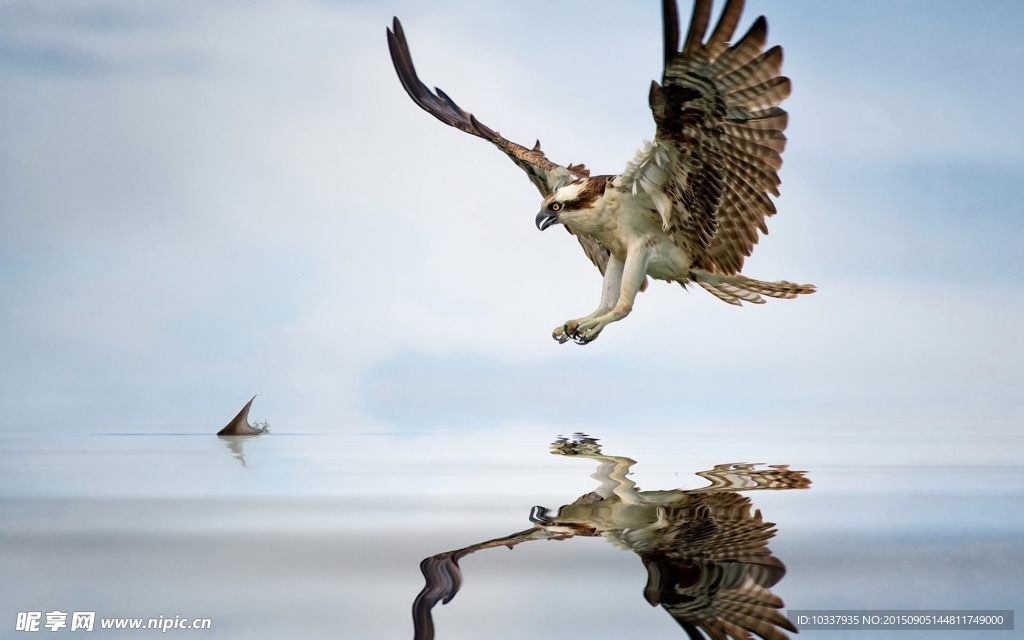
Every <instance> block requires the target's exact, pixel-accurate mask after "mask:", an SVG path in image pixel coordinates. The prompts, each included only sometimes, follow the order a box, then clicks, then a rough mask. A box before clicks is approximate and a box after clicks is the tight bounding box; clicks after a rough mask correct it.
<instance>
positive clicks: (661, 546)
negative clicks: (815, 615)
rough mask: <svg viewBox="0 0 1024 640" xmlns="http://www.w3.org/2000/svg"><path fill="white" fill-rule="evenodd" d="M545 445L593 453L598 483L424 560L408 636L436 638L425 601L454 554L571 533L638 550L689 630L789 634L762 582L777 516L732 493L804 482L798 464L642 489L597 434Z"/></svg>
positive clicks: (718, 636)
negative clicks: (522, 522) (509, 527)
mask: <svg viewBox="0 0 1024 640" xmlns="http://www.w3.org/2000/svg"><path fill="white" fill-rule="evenodd" d="M551 448H552V453H554V454H555V455H563V456H575V457H579V458H590V459H592V460H596V461H597V462H598V464H599V466H598V469H597V472H596V473H594V475H593V476H592V477H593V478H594V479H595V480H597V481H599V482H600V483H601V486H600V487H598V488H597V490H596V491H593V492H591V493H588V494H586V495H583V496H580V497H579V498H578V499H577V500H576V501H575V502H573V503H572V504H569V505H565V506H563V507H561V508H559V509H558V512H557V513H556V514H552V513H551V512H550V511H549V510H548V509H545V508H544V507H534V508H533V511H532V512H531V513H530V521H531V522H533V523H534V525H535V526H533V527H531V528H529V529H526V530H525V531H520V532H518V533H514V534H512V535H509V536H505V537H503V538H496V539H494V540H488V541H487V542H482V543H480V544H475V545H472V546H469V547H466V548H465V549H457V550H455V551H448V552H446V553H440V554H438V555H435V556H431V557H429V558H426V559H425V560H423V562H422V563H421V564H420V568H421V570H422V571H423V575H424V577H425V578H426V582H427V584H426V586H425V587H423V590H422V591H421V592H420V594H419V595H418V596H417V597H416V601H415V602H414V603H413V621H414V623H415V637H416V640H430V639H432V638H433V637H434V622H433V618H432V617H431V609H433V608H434V605H436V604H437V603H438V602H439V601H440V602H442V603H444V604H447V603H448V602H449V601H450V600H451V599H452V598H453V597H455V594H456V593H458V591H459V587H460V586H461V583H462V576H461V574H460V571H459V564H458V563H459V560H460V559H461V558H463V557H465V556H467V555H469V554H471V553H473V552H475V551H479V550H481V549H487V548H490V547H498V546H506V547H509V548H512V547H513V546H515V545H517V544H520V543H523V542H529V541H531V540H566V539H568V538H572V537H574V536H604V537H605V538H608V539H609V540H610V541H611V542H612V543H613V544H615V545H618V546H620V547H623V548H625V549H628V550H630V551H632V552H634V553H636V554H637V555H639V556H640V560H641V561H642V562H643V563H644V566H645V567H646V568H647V586H646V587H645V588H644V594H643V595H644V598H645V599H646V600H647V601H648V602H649V603H651V605H652V606H657V605H659V604H660V605H661V606H662V607H664V609H665V610H666V611H668V612H669V613H670V614H671V615H672V617H673V618H675V620H676V621H677V622H678V623H679V624H680V626H682V628H683V629H684V630H685V631H686V633H687V635H689V637H690V638H692V639H695V640H700V639H702V638H704V636H703V635H702V634H701V631H703V632H704V634H707V637H709V638H711V639H712V640H726V639H727V638H735V639H737V640H739V639H747V638H751V637H752V636H751V635H750V634H751V633H754V634H757V635H758V636H761V637H762V638H765V639H766V640H780V639H785V638H788V636H787V635H786V634H785V633H783V632H782V631H781V630H780V628H781V629H788V630H790V631H794V632H795V631H796V629H795V628H794V627H793V625H792V624H790V622H789V620H787V619H786V618H785V617H784V616H783V615H782V614H781V613H780V612H779V609H780V608H782V606H783V604H782V600H781V599H780V598H779V597H778V596H776V595H775V594H773V593H772V592H771V591H770V590H769V589H771V587H772V586H774V585H775V584H776V583H777V582H778V581H779V580H781V579H782V577H783V576H784V575H785V574H786V567H785V565H784V564H782V562H781V561H780V560H778V559H777V558H776V557H774V556H773V555H772V554H771V551H770V550H769V549H768V540H769V539H771V538H772V536H774V535H775V529H774V526H775V525H774V524H772V523H770V522H764V521H763V520H762V519H761V512H760V511H757V510H755V511H753V513H751V507H752V505H751V502H750V499H749V498H747V497H746V496H742V495H739V494H738V493H737V492H738V491H752V490H776V491H778V490H784V489H807V488H809V487H810V484H811V481H810V480H808V479H807V478H806V477H804V474H805V472H804V471H793V470H790V469H789V468H788V466H787V465H770V466H768V467H767V468H765V469H756V468H755V465H752V464H720V465H718V466H716V467H715V468H714V469H712V470H710V471H703V472H700V473H698V474H697V475H699V476H701V477H703V478H705V479H707V480H709V481H710V482H711V485H710V486H708V487H704V488H702V489H693V490H686V491H684V490H680V489H673V490H668V491H640V490H639V489H638V488H637V487H636V484H635V483H634V482H633V481H631V480H629V479H628V478H627V477H626V476H627V475H628V473H629V469H630V467H632V466H633V465H634V464H636V462H635V461H634V460H630V459H629V458H623V457H619V456H609V455H604V454H602V453H601V447H600V445H599V444H598V442H597V440H596V439H595V438H591V437H589V436H587V435H585V434H581V433H577V434H576V435H575V436H573V437H572V438H559V439H558V440H557V441H555V443H554V444H552V447H551Z"/></svg>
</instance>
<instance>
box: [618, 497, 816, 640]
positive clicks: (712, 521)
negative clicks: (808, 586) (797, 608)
mask: <svg viewBox="0 0 1024 640" xmlns="http://www.w3.org/2000/svg"><path fill="white" fill-rule="evenodd" d="M750 511H751V504H750V500H748V499H747V498H746V497H743V496H740V495H738V494H736V493H732V492H723V493H705V494H696V493H695V494H690V496H689V498H688V499H687V500H686V501H685V502H683V503H681V504H678V505H675V506H672V507H667V513H666V515H665V519H666V520H667V522H668V523H670V524H669V525H668V526H667V527H666V528H665V529H663V530H662V531H661V532H660V534H659V535H658V536H657V538H656V540H652V541H651V542H652V543H653V544H649V545H645V547H646V548H643V549H642V550H641V549H636V551H637V553H639V554H640V557H641V558H642V560H643V562H644V566H645V567H646V568H647V575H648V580H647V587H646V588H645V589H644V597H645V598H646V599H647V601H648V602H650V603H651V605H659V604H660V605H661V606H662V607H664V608H665V610H666V611H668V612H669V613H670V614H671V615H672V617H673V618H675V619H676V621H677V622H678V623H679V624H680V626H682V627H683V629H684V630H685V631H686V632H687V634H688V635H689V636H690V637H691V638H696V639H698V640H699V639H701V638H702V637H703V636H701V634H700V632H699V631H698V629H701V630H703V631H704V633H706V634H707V635H708V636H709V637H710V638H713V639H715V640H726V638H727V637H729V638H751V635H750V633H751V632H753V633H755V634H757V635H759V636H760V637H762V638H766V639H767V640H784V639H785V638H787V636H786V634H785V633H783V632H782V631H781V630H780V627H781V628H782V629H788V630H790V631H796V629H795V628H794V627H793V625H792V624H791V623H790V622H789V620H787V619H786V618H785V617H784V616H783V615H782V614H781V613H779V609H780V608H781V607H782V606H783V604H782V600H781V599H780V598H779V597H778V596H776V595H775V594H773V593H772V592H771V591H770V589H771V587H772V586H774V585H775V583H777V582H778V581H779V580H781V579H782V577H783V576H784V575H785V574H786V567H785V565H783V564H782V562H781V561H779V560H778V559H777V558H775V557H774V556H773V555H772V554H771V551H770V550H769V549H768V544H767V543H768V540H769V539H771V538H772V536H774V535H775V530H774V529H773V527H774V526H775V525H773V524H772V523H770V522H764V521H763V520H762V519H761V512H760V511H754V513H753V514H751V512H750Z"/></svg>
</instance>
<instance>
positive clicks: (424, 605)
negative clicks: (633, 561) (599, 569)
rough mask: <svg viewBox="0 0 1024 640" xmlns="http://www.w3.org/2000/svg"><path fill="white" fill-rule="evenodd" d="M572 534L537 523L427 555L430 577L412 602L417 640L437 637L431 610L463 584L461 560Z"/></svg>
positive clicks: (426, 574)
mask: <svg viewBox="0 0 1024 640" xmlns="http://www.w3.org/2000/svg"><path fill="white" fill-rule="evenodd" d="M570 537H572V536H571V535H567V534H562V533H551V532H548V531H545V530H543V529H539V528H537V527H534V528H531V529H527V530H525V531H520V532H519V533H513V534H512V535H510V536H505V537H504V538H495V539H494V540H488V541H487V542H481V543H480V544H474V545H472V546H469V547H466V548H464V549H456V550H455V551H447V552H445V553H439V554H437V555H436V556H430V557H429V558H424V559H423V562H421V563H420V571H422V572H423V578H424V579H425V580H426V585H424V587H423V590H422V591H420V593H419V595H418V596H416V600H415V601H414V602H413V604H412V620H413V626H414V628H415V632H414V638H415V640H433V638H434V618H433V616H432V615H431V613H430V612H431V610H432V609H433V608H434V606H435V605H436V604H437V603H438V602H440V603H441V604H448V603H449V602H451V600H452V598H454V597H455V594H456V593H458V592H459V587H461V586H462V572H461V571H460V570H459V560H461V559H462V558H464V557H465V556H468V555H469V554H471V553H473V552H474V551H480V550H481V549H489V548H491V547H508V548H509V549H511V548H512V547H514V546H515V545H517V544H520V543H522V542H529V541H531V540H564V539H566V538H570Z"/></svg>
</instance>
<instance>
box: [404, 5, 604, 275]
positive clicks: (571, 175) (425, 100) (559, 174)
mask: <svg viewBox="0 0 1024 640" xmlns="http://www.w3.org/2000/svg"><path fill="white" fill-rule="evenodd" d="M393 26H394V30H391V29H388V48H389V49H390V50H391V61H392V62H394V64H395V71H397V72H398V79H399V80H401V81H402V86H403V87H405V91H406V92H407V93H408V94H409V97H410V98H412V100H413V102H415V103H416V104H418V105H419V106H420V107H421V108H422V109H423V110H424V111H426V112H427V113H429V114H430V115H432V116H434V117H435V118H437V119H438V120H440V121H441V122H443V123H445V124H447V125H448V126H451V127H455V128H456V129H459V130H460V131H465V132H466V133H469V134H472V135H474V136H477V137H478V138H483V139H484V140H487V141H488V142H491V143H493V144H494V145H495V146H496V147H498V148H499V149H501V150H502V151H503V152H505V154H506V155H507V156H508V157H509V158H511V159H512V162H514V163H516V166H518V167H519V168H520V169H522V170H523V171H525V172H526V175H527V177H529V178H530V182H532V183H533V184H534V186H536V187H537V189H538V190H539V191H540V193H541V195H542V196H544V197H547V196H548V195H549V194H551V192H553V191H555V190H556V189H558V188H559V187H562V186H564V185H566V184H569V183H570V182H573V181H574V180H578V179H579V178H585V177H587V176H589V175H590V172H589V171H588V170H587V168H586V167H584V166H583V165H582V164H579V165H571V164H570V165H569V166H567V167H563V166H562V165H559V164H556V163H554V162H551V161H550V160H548V159H547V157H546V156H545V155H544V152H543V151H541V150H540V141H539V140H538V141H537V144H535V145H534V147H533V148H532V149H527V148H526V147H524V146H522V145H520V144H516V143H515V142H512V141H511V140H506V139H505V138H503V137H501V135H500V134H499V133H498V132H497V131H494V130H493V129H491V128H490V127H488V126H486V125H484V124H483V123H481V122H480V121H479V120H477V119H476V117H474V116H473V114H471V113H469V112H467V111H464V110H463V109H462V108H461V107H459V105H457V104H455V101H454V100H452V99H451V98H450V97H448V95H447V94H446V93H445V92H444V91H442V90H441V89H438V88H435V89H434V92H432V91H431V90H430V89H428V88H427V86H426V85H425V84H423V83H422V82H421V81H420V79H419V76H417V75H416V68H415V67H414V66H413V64H412V54H410V53H409V44H408V43H407V42H406V40H405V32H404V31H403V30H402V23H401V22H399V21H398V18H395V19H394V25H393ZM435 92H436V93H435ZM570 233H572V232H571V231H570ZM574 235H576V237H577V239H578V240H579V242H580V245H582V246H583V251H584V252H585V253H586V254H587V257H588V258H590V260H591V262H593V263H594V265H595V266H597V268H598V269H600V270H601V274H602V275H604V270H605V266H606V265H607V264H608V251H606V250H605V249H604V248H603V247H601V245H600V244H598V242H597V240H596V239H595V238H593V237H592V236H589V235H586V234H574Z"/></svg>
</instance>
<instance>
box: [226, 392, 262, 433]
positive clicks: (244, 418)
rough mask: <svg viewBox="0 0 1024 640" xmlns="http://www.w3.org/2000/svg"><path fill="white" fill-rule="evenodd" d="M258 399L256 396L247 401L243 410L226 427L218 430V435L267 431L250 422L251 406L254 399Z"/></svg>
mask: <svg viewBox="0 0 1024 640" xmlns="http://www.w3.org/2000/svg"><path fill="white" fill-rule="evenodd" d="M255 399H256V396H253V397H252V400H249V402H246V403H245V406H244V407H242V410H241V411H239V412H238V415H237V416H235V419H234V420H232V421H231V422H229V423H228V425H227V426H226V427H224V428H223V429H221V430H220V431H218V432H217V435H218V436H255V435H259V434H261V433H266V430H264V429H256V428H255V427H253V426H251V425H250V424H249V407H251V406H252V401H253V400H255Z"/></svg>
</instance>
